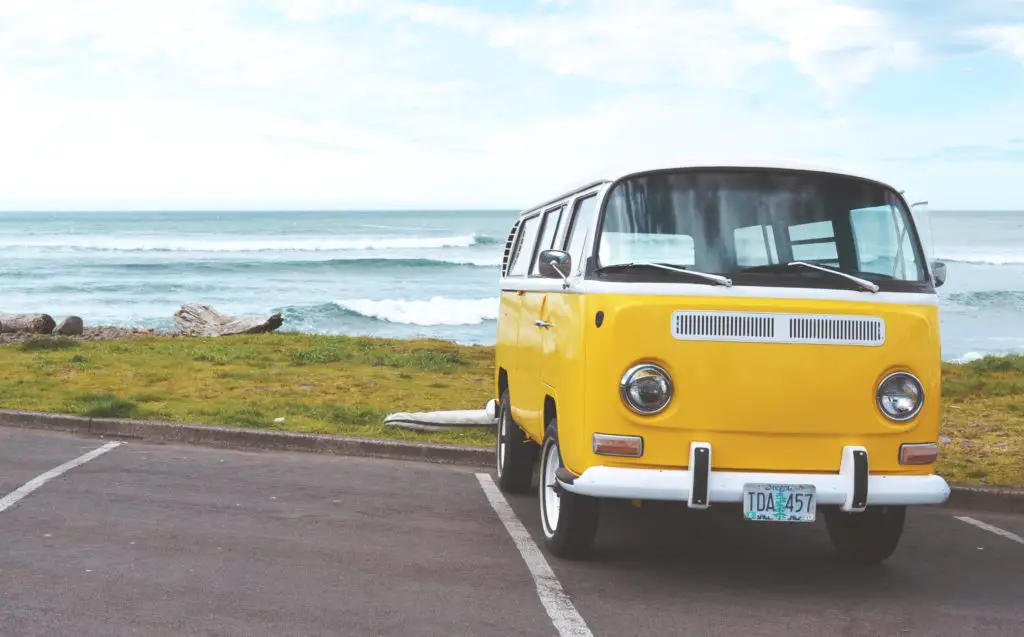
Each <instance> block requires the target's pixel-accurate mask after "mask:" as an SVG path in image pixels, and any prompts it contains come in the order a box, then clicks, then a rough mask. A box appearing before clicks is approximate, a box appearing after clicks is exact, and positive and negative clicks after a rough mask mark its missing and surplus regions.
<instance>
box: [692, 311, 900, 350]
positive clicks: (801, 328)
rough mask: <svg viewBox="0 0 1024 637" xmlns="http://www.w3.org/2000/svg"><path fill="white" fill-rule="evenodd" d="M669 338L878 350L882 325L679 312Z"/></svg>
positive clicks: (833, 318)
mask: <svg viewBox="0 0 1024 637" xmlns="http://www.w3.org/2000/svg"><path fill="white" fill-rule="evenodd" d="M672 336H673V337H675V338H676V339H678V340H682V341H733V342H748V343H807V344H819V345H864V346H875V347H877V346H879V345H882V344H883V343H885V321H883V320H882V319H881V318H878V317H871V316H838V315H812V314H766V313H759V312H713V311H679V312H675V313H674V314H673V315H672Z"/></svg>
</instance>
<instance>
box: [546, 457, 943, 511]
mask: <svg viewBox="0 0 1024 637" xmlns="http://www.w3.org/2000/svg"><path fill="white" fill-rule="evenodd" d="M710 466H711V449H710V446H709V445H706V444H704V443H694V445H693V446H692V447H691V450H690V464H689V468H688V469H679V470H673V469H639V468H626V467H606V466H596V467H591V468H589V469H586V470H585V471H584V472H583V473H582V474H581V475H579V476H573V475H572V474H570V473H569V472H567V471H565V470H562V471H560V472H559V475H558V484H559V486H560V487H561V488H563V489H565V490H566V491H569V492H571V493H577V494H580V495H586V496H592V497H598V498H619V499H629V500H666V501H682V502H687V503H688V504H689V506H690V507H691V508H698V509H702V508H707V507H708V506H710V505H711V504H714V503H741V502H743V494H744V487H745V485H754V484H772V485H811V486H813V487H814V490H815V494H816V500H817V504H818V505H825V506H831V505H835V506H839V507H840V508H841V509H843V510H845V511H859V510H863V509H864V508H865V507H866V506H882V505H888V506H897V505H926V504H943V503H944V502H946V500H947V499H949V492H950V490H949V485H948V484H947V483H946V481H945V480H944V479H943V478H942V477H941V476H938V475H916V476H903V475H870V474H869V473H868V462H867V451H866V450H865V449H864V448H863V447H844V448H843V455H842V461H841V465H840V470H839V472H838V473H774V472H771V473H755V472H749V473H748V472H740V471H712V470H711V469H710Z"/></svg>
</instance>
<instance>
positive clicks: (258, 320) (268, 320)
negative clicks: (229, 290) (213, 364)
mask: <svg viewBox="0 0 1024 637" xmlns="http://www.w3.org/2000/svg"><path fill="white" fill-rule="evenodd" d="M174 323H175V324H176V325H177V326H178V329H180V330H181V331H182V332H183V333H185V334H187V335H189V336H231V335H235V334H263V333H265V332H273V331H274V330H276V329H277V328H279V327H281V325H282V324H283V323H284V319H283V318H282V317H281V315H280V314H271V315H270V316H265V317H232V316H225V315H223V314H221V313H220V312H218V311H217V310H215V309H213V308H212V307H210V306H209V305H200V304H199V303H186V304H185V305H182V306H181V309H179V310H178V311H177V312H175V313H174Z"/></svg>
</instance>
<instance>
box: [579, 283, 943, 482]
mask: <svg viewBox="0 0 1024 637" xmlns="http://www.w3.org/2000/svg"><path fill="white" fill-rule="evenodd" d="M869 298H870V297H869V296H866V297H865V301H864V302H838V301H822V300H808V299H803V300H801V299H788V300H787V299H771V298H712V297H671V296H665V297H660V296H629V295H610V294H609V295H598V294H594V295H589V296H588V300H587V304H588V311H587V317H588V319H590V318H592V315H593V314H594V312H595V311H597V310H603V311H604V313H605V324H604V326H603V327H601V328H597V327H595V325H594V322H593V321H592V320H588V321H587V322H586V323H585V324H584V325H583V329H584V331H585V336H584V338H585V339H586V343H587V345H586V347H587V350H588V354H587V365H586V372H585V376H586V401H587V412H586V414H587V415H586V427H585V429H586V430H587V431H586V433H585V435H584V436H583V437H584V438H586V437H589V436H590V435H591V434H592V433H594V432H600V433H610V434H624V435H639V436H642V437H643V439H644V456H643V457H642V458H639V459H625V458H608V457H600V456H596V455H594V454H593V453H592V452H591V451H590V450H589V449H588V450H587V451H586V452H583V451H582V443H577V444H578V445H579V446H578V447H574V448H573V452H572V454H571V457H570V458H565V461H566V465H567V468H569V469H570V470H571V471H573V472H574V473H579V472H582V471H583V470H585V469H586V468H588V467H590V466H593V465H595V464H604V465H619V466H642V467H650V468H654V467H662V468H682V467H685V466H686V464H687V463H688V451H689V446H690V443H691V442H694V441H704V442H708V443H710V444H711V445H712V449H713V452H712V459H713V467H714V468H715V469H719V470H742V471H787V472H794V471H795V472H800V471H808V472H819V471H824V472H833V471H837V470H838V468H839V462H840V457H841V450H842V447H843V446H844V445H864V446H865V447H866V448H867V450H868V453H869V461H870V465H871V471H872V473H880V472H886V473H901V474H926V473H932V472H934V465H929V466H914V467H909V466H901V465H900V464H899V462H898V454H899V447H900V444H902V443H917V442H936V441H937V438H938V429H939V422H940V418H941V409H942V407H941V402H942V401H941V367H940V351H939V319H938V310H937V308H936V307H935V306H917V305H895V304H882V303H871V302H870V301H868V300H867V299H869ZM676 310H736V311H748V312H780V313H811V314H860V315H866V316H877V317H881V318H883V319H884V320H885V324H886V325H885V333H886V338H885V342H884V344H883V345H881V346H854V345H846V344H841V345H837V344H829V345H818V344H805V343H770V342H728V341H723V340H705V341H697V340H679V339H676V338H675V337H674V336H673V333H672V314H673V312H674V311H676ZM639 361H651V362H655V363H657V364H659V365H661V366H663V367H664V368H665V369H666V370H667V371H668V372H669V374H670V375H671V377H672V380H673V383H674V386H675V392H674V398H673V400H672V402H671V404H670V405H669V407H668V408H667V409H666V410H665V411H664V412H662V413H660V414H657V415H654V416H641V415H638V414H636V413H634V412H632V411H631V410H629V409H628V408H627V407H626V406H625V405H624V404H623V402H622V400H621V398H620V397H619V394H618V385H619V381H620V379H621V376H622V374H623V373H624V372H625V370H626V369H628V368H629V367H630V366H632V365H634V364H636V363H637V362H639ZM897 370H907V371H911V372H912V373H913V374H915V375H916V376H917V377H918V378H919V379H920V380H921V383H922V384H923V387H924V391H925V401H924V406H923V408H922V410H921V412H920V413H919V414H918V416H917V417H916V418H915V419H914V420H912V421H910V422H908V423H903V424H900V423H894V422H891V421H889V420H887V419H886V418H885V417H883V416H882V414H881V413H880V412H879V410H878V408H877V406H876V398H875V394H876V389H877V387H878V383H879V382H880V381H881V379H882V378H884V377H885V376H886V375H887V374H889V373H891V372H893V371H897Z"/></svg>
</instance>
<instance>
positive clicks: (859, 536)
mask: <svg viewBox="0 0 1024 637" xmlns="http://www.w3.org/2000/svg"><path fill="white" fill-rule="evenodd" d="M906 517H907V507H905V506H886V507H881V506H879V507H868V508H866V509H865V510H864V511H862V512H860V513H846V512H844V511H842V510H840V509H829V510H827V511H825V526H826V527H827V528H828V535H829V539H831V540H832V546H833V547H834V548H835V550H836V552H837V553H838V554H839V556H840V557H842V558H843V559H844V560H846V561H849V562H854V563H858V564H877V563H879V562H884V561H885V560H887V559H888V558H889V556H891V555H892V554H893V552H894V551H895V550H896V545H897V544H899V541H900V537H901V536H902V535H903V524H904V522H905V521H906Z"/></svg>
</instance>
